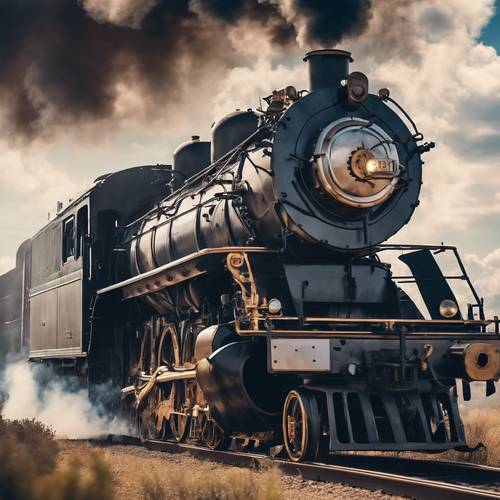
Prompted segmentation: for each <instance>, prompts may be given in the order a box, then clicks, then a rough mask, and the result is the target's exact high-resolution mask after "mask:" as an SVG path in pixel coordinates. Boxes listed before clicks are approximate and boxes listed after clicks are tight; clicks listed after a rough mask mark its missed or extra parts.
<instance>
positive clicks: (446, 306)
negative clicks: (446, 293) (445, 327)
mask: <svg viewBox="0 0 500 500" xmlns="http://www.w3.org/2000/svg"><path fill="white" fill-rule="evenodd" d="M457 313H458V306H457V303H456V302H455V301H454V300H451V299H444V300H442V301H441V304H439V314H441V316H442V317H443V318H448V319H449V318H453V317H455V316H456V315H457Z"/></svg>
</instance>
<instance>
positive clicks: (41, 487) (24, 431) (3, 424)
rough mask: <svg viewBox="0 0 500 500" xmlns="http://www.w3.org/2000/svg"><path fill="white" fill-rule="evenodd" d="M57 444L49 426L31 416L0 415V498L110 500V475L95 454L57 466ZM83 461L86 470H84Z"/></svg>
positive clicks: (111, 496)
mask: <svg viewBox="0 0 500 500" xmlns="http://www.w3.org/2000/svg"><path fill="white" fill-rule="evenodd" d="M58 452H59V446H58V443H57V441H56V440H55V439H54V434H53V433H52V431H51V430H50V429H48V428H47V427H45V426H44V425H42V424H40V423H39V422H36V421H34V420H22V421H15V420H14V421H8V420H4V419H2V418H1V417H0V464H1V465H0V499H1V500H66V499H71V500H87V499H89V498H91V499H92V500H110V499H112V498H113V491H112V486H111V475H110V472H109V470H108V467H107V465H106V464H105V463H104V461H103V460H102V459H101V458H100V457H99V456H98V455H97V454H90V456H89V457H88V459H87V461H86V464H82V463H81V462H79V461H76V460H73V461H72V462H70V464H69V466H68V467H67V468H65V469H63V470H57V469H56V461H57V455H58ZM84 465H88V469H89V470H88V472H86V473H83V467H84Z"/></svg>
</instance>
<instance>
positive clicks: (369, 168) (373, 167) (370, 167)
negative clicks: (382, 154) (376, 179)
mask: <svg viewBox="0 0 500 500" xmlns="http://www.w3.org/2000/svg"><path fill="white" fill-rule="evenodd" d="M365 169H366V173H367V174H368V175H373V174H374V173H375V172H376V171H377V170H378V161H377V160H375V159H374V158H372V159H371V160H368V161H367V162H366V166H365Z"/></svg>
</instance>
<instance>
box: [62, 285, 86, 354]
mask: <svg viewBox="0 0 500 500" xmlns="http://www.w3.org/2000/svg"><path fill="white" fill-rule="evenodd" d="M81 347H82V281H81V279H79V280H78V281H73V282H71V283H68V284H66V285H64V286H62V287H60V288H58V289H57V349H77V350H79V351H81Z"/></svg>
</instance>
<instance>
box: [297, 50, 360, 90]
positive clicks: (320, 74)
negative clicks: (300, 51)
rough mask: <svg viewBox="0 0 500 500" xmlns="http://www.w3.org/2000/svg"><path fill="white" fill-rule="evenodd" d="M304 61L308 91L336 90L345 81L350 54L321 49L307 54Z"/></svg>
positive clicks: (343, 51)
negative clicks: (306, 68)
mask: <svg viewBox="0 0 500 500" xmlns="http://www.w3.org/2000/svg"><path fill="white" fill-rule="evenodd" d="M304 61H306V62H308V63H309V90H310V91H311V92H315V91H316V90H321V89H324V88H336V87H338V86H339V85H340V82H341V81H342V80H346V79H347V75H348V74H349V63H350V62H352V61H353V59H352V57H351V53H350V52H347V51H345V50H337V49H322V50H312V51H311V52H308V53H307V54H306V55H305V57H304Z"/></svg>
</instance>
